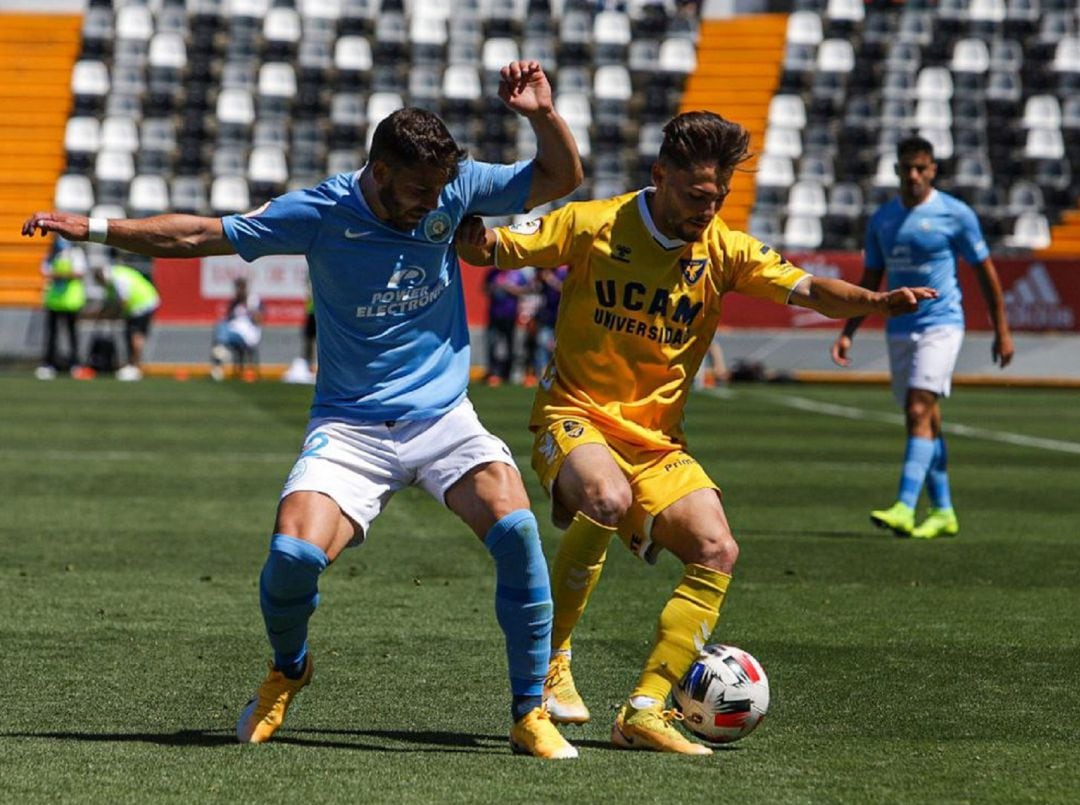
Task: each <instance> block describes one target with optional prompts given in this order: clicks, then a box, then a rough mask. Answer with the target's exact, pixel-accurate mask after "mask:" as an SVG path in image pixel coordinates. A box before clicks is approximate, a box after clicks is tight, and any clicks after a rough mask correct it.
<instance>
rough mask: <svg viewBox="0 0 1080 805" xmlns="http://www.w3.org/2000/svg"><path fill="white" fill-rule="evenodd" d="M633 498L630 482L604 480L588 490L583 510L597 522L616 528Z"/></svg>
mask: <svg viewBox="0 0 1080 805" xmlns="http://www.w3.org/2000/svg"><path fill="white" fill-rule="evenodd" d="M632 500H633V495H632V493H631V492H630V486H629V484H627V483H625V482H622V483H613V482H603V483H599V484H596V485H595V486H594V487H592V488H590V489H588V490H587V491H586V498H585V501H584V503H583V504H582V506H581V510H582V511H583V512H584V513H585V514H586V515H587V516H589V517H590V518H592V519H593V520H595V521H596V522H598V523H600V524H602V525H606V526H610V527H612V528H614V527H615V526H617V525H618V524H619V521H620V520H622V518H623V517H624V516H625V515H626V513H627V511H629V510H630V503H631V502H632Z"/></svg>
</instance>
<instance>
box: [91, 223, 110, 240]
mask: <svg viewBox="0 0 1080 805" xmlns="http://www.w3.org/2000/svg"><path fill="white" fill-rule="evenodd" d="M87 228H88V229H89V230H90V234H89V235H87V240H89V241H90V242H91V243H104V242H105V239H106V238H107V237H109V219H108V218H91V219H90V220H89V222H88V223H87Z"/></svg>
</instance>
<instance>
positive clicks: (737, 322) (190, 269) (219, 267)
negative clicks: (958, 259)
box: [154, 252, 1080, 332]
mask: <svg viewBox="0 0 1080 805" xmlns="http://www.w3.org/2000/svg"><path fill="white" fill-rule="evenodd" d="M787 257H788V259H790V260H791V261H792V262H793V263H795V264H796V265H799V266H802V267H803V268H805V269H806V270H808V271H810V272H811V273H813V274H817V275H819V276H826V277H840V278H842V279H846V280H848V281H850V282H858V280H859V277H860V276H861V274H862V255H861V254H859V253H857V252H819V253H815V254H798V253H793V254H789V255H787ZM264 260H265V262H264V261H258V262H256V263H253V264H245V263H243V261H241V260H240V259H239V258H227V259H222V258H208V259H205V260H198V259H190V260H175V259H161V260H158V261H156V262H155V264H154V282H155V284H156V285H157V286H158V289H159V290H160V292H161V307H160V308H159V310H158V314H157V320H158V321H160V322H171V323H189V324H209V323H212V322H214V321H215V320H217V319H218V318H219V317H220V316H221V315H222V313H223V311H224V310H225V306H226V304H227V302H228V299H229V295H230V288H231V278H232V277H233V276H235V275H237V274H243V275H245V276H247V277H249V279H250V280H252V288H253V290H254V291H255V292H256V293H258V294H259V295H260V296H261V297H262V299H263V304H264V307H265V310H266V320H267V323H269V324H298V323H299V322H300V321H302V320H303V316H304V292H305V286H304V282H303V278H304V277H305V276H306V264H305V263H304V259H303V258H302V257H288V258H278V259H276V260H266V259H265V258H264ZM994 263H995V265H996V266H997V269H998V275H999V277H1000V278H1001V286H1002V290H1003V291H1004V293H1005V304H1006V308H1007V311H1008V316H1009V323H1010V324H1011V325H1012V327H1013V329H1015V330H1020V331H1047V330H1056V331H1074V332H1075V331H1080V263H1077V262H1076V261H1071V260H1033V259H1030V258H1027V259H1025V258H1001V259H997V258H995V260H994ZM485 271H486V269H483V268H476V267H474V266H470V265H467V264H463V265H462V272H461V276H462V283H463V285H464V289H465V306H466V309H467V311H468V316H469V324H470V325H473V326H480V325H483V324H485V323H486V321H487V300H486V299H485V297H484V293H483V279H484V273H485ZM960 287H961V290H962V291H963V294H964V311H965V314H966V316H967V326H968V328H969V329H971V330H988V329H990V319H989V316H988V315H987V312H986V305H985V304H984V302H983V298H982V294H981V293H980V292H979V287H978V281H977V280H976V278H975V272H974V271H972V270H971V268H970V267H969V266H967V265H966V264H961V266H960ZM722 321H723V323H724V325H726V326H728V327H776V328H788V327H794V328H799V329H806V328H822V327H824V328H831V327H836V326H837V325H836V322H835V321H834V320H832V319H828V318H825V317H824V316H821V315H819V314H817V313H815V312H813V311H811V310H807V309H805V308H800V307H795V306H791V305H787V306H784V305H776V304H773V303H772V302H766V301H763V300H759V299H751V298H749V297H746V296H740V295H738V294H730V295H728V296H727V297H726V298H725V300H724V316H723V319H722ZM883 324H884V320H883V319H881V318H879V317H874V316H871V317H869V318H868V319H867V320H866V325H865V326H868V327H882V326H883Z"/></svg>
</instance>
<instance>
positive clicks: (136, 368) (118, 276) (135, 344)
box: [94, 263, 161, 381]
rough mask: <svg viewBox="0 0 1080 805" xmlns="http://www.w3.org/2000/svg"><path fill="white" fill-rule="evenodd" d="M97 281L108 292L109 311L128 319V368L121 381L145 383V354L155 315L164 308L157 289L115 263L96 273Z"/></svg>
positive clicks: (120, 375)
mask: <svg viewBox="0 0 1080 805" xmlns="http://www.w3.org/2000/svg"><path fill="white" fill-rule="evenodd" d="M94 279H95V280H96V281H97V282H98V283H99V284H100V285H102V286H103V287H104V288H105V294H106V298H105V309H104V310H103V315H104V314H105V313H106V312H108V313H111V314H113V315H119V316H120V317H121V318H123V319H124V342H125V346H126V347H127V364H125V365H124V366H121V367H120V369H118V370H117V372H116V379H117V380H124V381H131V380H142V376H143V373H142V354H143V347H145V346H146V338H147V336H148V335H149V334H150V322H151V320H152V319H153V316H154V311H155V310H157V309H158V305H160V304H161V297H160V296H158V292H157V288H155V287H154V283H152V282H151V281H150V280H149V279H147V278H146V276H144V275H143V274H142V273H141V272H139V271H137V270H136V269H134V268H132V267H131V266H127V265H123V264H120V263H114V264H112V265H108V266H98V267H96V268H95V269H94Z"/></svg>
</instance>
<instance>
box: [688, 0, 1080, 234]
mask: <svg viewBox="0 0 1080 805" xmlns="http://www.w3.org/2000/svg"><path fill="white" fill-rule="evenodd" d="M795 5H796V10H795V11H794V12H793V13H792V14H790V15H789V16H788V17H787V19H786V27H785V32H784V36H785V43H784V47H785V52H784V58H783V63H782V66H781V70H780V93H779V94H777V95H776V99H775V100H776V103H777V104H778V105H779V104H790V105H791V107H792V108H794V103H795V100H801V101H802V102H803V104H804V108H805V110H806V119H805V122H804V123H803V125H798V124H797V123H794V122H792V119H791V118H786V119H784V118H782V117H781V115H780V112H779V111H777V112H776V113H775V114H770V116H769V118H768V120H767V125H768V130H767V132H766V134H765V137H764V143H765V148H764V151H765V154H766V155H767V156H772V155H777V156H782V157H785V158H788V159H791V160H793V162H794V166H795V170H794V171H792V174H791V176H790V177H789V179H788V180H787V184H786V185H785V184H784V183H783V180H782V179H778V178H777V173H776V171H775V165H774V164H773V163H771V162H770V163H768V164H766V165H765V166H764V167H765V169H766V170H762V171H761V172H760V173H759V175H758V182H757V187H756V195H755V198H754V204H753V212H754V220H755V221H756V222H761V221H762V220H765V219H764V218H762V216H776V215H778V214H779V216H780V220H779V221H770V223H769V226H770V227H771V228H770V231H775V227H772V224H773V223H779V224H780V228H781V229H782V230H783V231H784V233H785V235H784V237H783V239H782V240H781V241H778V242H777V243H778V245H784V246H787V247H788V248H795V247H796V245H797V246H798V247H799V248H803V247H804V245H805V244H806V243H808V242H812V241H813V240H814V237H813V235H814V232H813V231H812V227H810V226H808V225H807V223H806V221H805V219H806V218H807V217H808V213H807V212H806V211H805V210H804V209H802V207H801V204H802V202H803V201H804V199H802V198H801V197H800V198H799V199H796V204H795V207H798V209H795V208H793V205H792V201H791V200H790V196H788V195H787V194H788V191H789V190H791V191H793V190H794V186H793V185H794V184H795V183H796V181H799V182H802V181H804V180H806V179H810V178H815V179H816V180H817V181H819V182H820V183H821V185H822V188H823V189H824V191H825V192H826V194H827V195H828V197H829V198H830V205H829V209H828V210H827V212H825V213H824V214H823V215H817V214H816V213H813V214H809V217H811V218H814V217H817V218H819V219H820V220H821V222H822V223H823V224H824V227H823V232H824V237H823V239H822V242H821V246H822V247H824V248H838V249H852V248H858V245H859V242H858V240H857V237H856V236H857V234H858V233H859V232H860V231H861V221H862V220H864V219H865V216H866V215H867V214H868V213H869V212H871V211H872V210H873V208H874V207H876V206H877V204H879V203H881V202H882V201H884V200H885V199H887V198H889V197H890V196H891V195H892V194H893V192H894V188H895V186H896V177H895V175H894V174H893V162H894V157H893V152H894V148H895V144H896V142H897V141H898V140H899V139H900V138H901V137H903V136H906V135H907V134H913V133H918V134H920V135H921V136H923V137H925V138H927V139H928V140H930V142H932V143H933V144H934V146H935V152H936V155H937V158H938V163H939V166H940V169H939V180H938V186H940V187H941V188H942V189H945V190H948V191H949V192H953V193H955V194H957V195H959V196H960V197H962V198H964V199H965V200H966V201H968V202H969V203H971V204H972V205H973V206H974V207H975V209H976V211H977V212H978V213H979V215H980V217H981V218H982V219H983V223H984V229H985V230H986V234H987V237H988V239H989V240H990V241H991V248H993V249H994V250H996V251H1002V250H1010V249H1016V250H1024V251H1030V250H1036V251H1039V252H1040V253H1043V254H1047V255H1050V254H1055V253H1068V252H1070V251H1071V252H1075V248H1076V245H1077V243H1078V242H1080V228H1077V216H1076V215H1075V214H1073V213H1072V212H1071V208H1073V207H1074V206H1075V204H1076V199H1077V186H1076V184H1075V182H1074V181H1073V179H1072V176H1073V175H1074V174H1075V173H1076V169H1077V168H1078V167H1080V140H1078V139H1077V138H1076V137H1070V136H1068V135H1069V133H1070V132H1075V131H1076V129H1077V127H1078V123H1080V120H1078V119H1077V115H1078V113H1080V100H1077V97H1078V92H1080V39H1078V38H1077V35H1076V34H1077V21H1078V16H1077V14H1076V9H1075V6H1074V5H1073V4H1071V3H1070V4H1063V3H1058V2H1055V1H1054V0H1051V1H1050V2H1043V3H1041V4H1040V2H1039V0H936V2H932V3H931V2H925V1H924V0H912V2H907V3H903V4H894V3H885V2H868V3H862V2H858V3H852V2H850V0H827V1H826V2H823V3H819V2H811V0H805V2H797V3H796V4H795ZM703 47H705V46H704V45H703ZM1066 107H1068V109H1069V116H1067V115H1066V114H1065V112H1064V110H1065V108H1066ZM1066 119H1068V123H1067V122H1066ZM836 120H840V121H842V123H841V124H840V125H839V126H838V127H837V126H836V125H835V121H836ZM837 129H838V136H836V137H835V138H833V137H832V136H831V132H833V131H836V130H837ZM811 132H813V140H812V142H813V145H812V146H811ZM841 154H842V155H843V158H842V159H837V156H838V155H841ZM829 158H831V159H832V162H831V164H832V166H833V168H834V170H833V175H832V176H831V177H830V176H829V174H828V171H827V170H826V166H825V165H824V164H823V161H824V162H825V163H828V160H829ZM766 173H767V176H766V175H765V174H766ZM763 179H765V180H766V181H762V180H763ZM834 185H835V186H837V187H839V186H841V185H842V186H843V187H844V190H843V191H842V192H841V193H837V194H833V193H832V190H831V188H832V186H834ZM1032 187H1037V188H1038V189H1039V190H1040V191H1041V198H1040V199H1039V200H1038V201H1037V202H1036V201H1035V199H1034V196H1033V194H1032V193H1031V192H1030V189H1031V188H1032ZM856 188H857V189H858V191H859V193H860V195H861V196H862V198H863V200H864V203H863V206H862V209H861V210H859V211H858V213H857V214H856V213H854V212H853V211H852V210H851V209H850V207H849V206H847V205H846V204H845V203H844V202H846V201H848V200H850V199H852V198H853V197H854V196H853V192H854V190H855V189H856ZM1014 188H1016V190H1015V192H1014ZM800 192H804V191H800ZM834 195H837V196H839V198H838V199H837V202H838V205H837V206H836V207H835V208H834V207H833V205H832V201H831V200H832V199H833V197H834ZM785 198H787V199H788V200H787V203H786V206H785V204H784V203H783V201H784V199H785ZM1004 199H1008V203H1004V202H1003V200H1004ZM1021 203H1022V204H1023V205H1024V208H1023V209H1021V208H1020V205H1021ZM1036 204H1037V205H1038V206H1037V208H1035V205H1036ZM778 206H779V208H778ZM785 218H786V220H785ZM791 219H794V221H792V220H791ZM789 222H790V226H789V225H788V223H789ZM1054 225H1058V228H1052V227H1054ZM788 232H790V233H791V234H792V235H793V236H794V237H795V238H796V239H797V240H796V241H793V242H787V233H788ZM808 233H809V234H808ZM1058 244H1069V245H1067V246H1062V249H1061V251H1060V252H1059V251H1057V246H1058Z"/></svg>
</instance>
